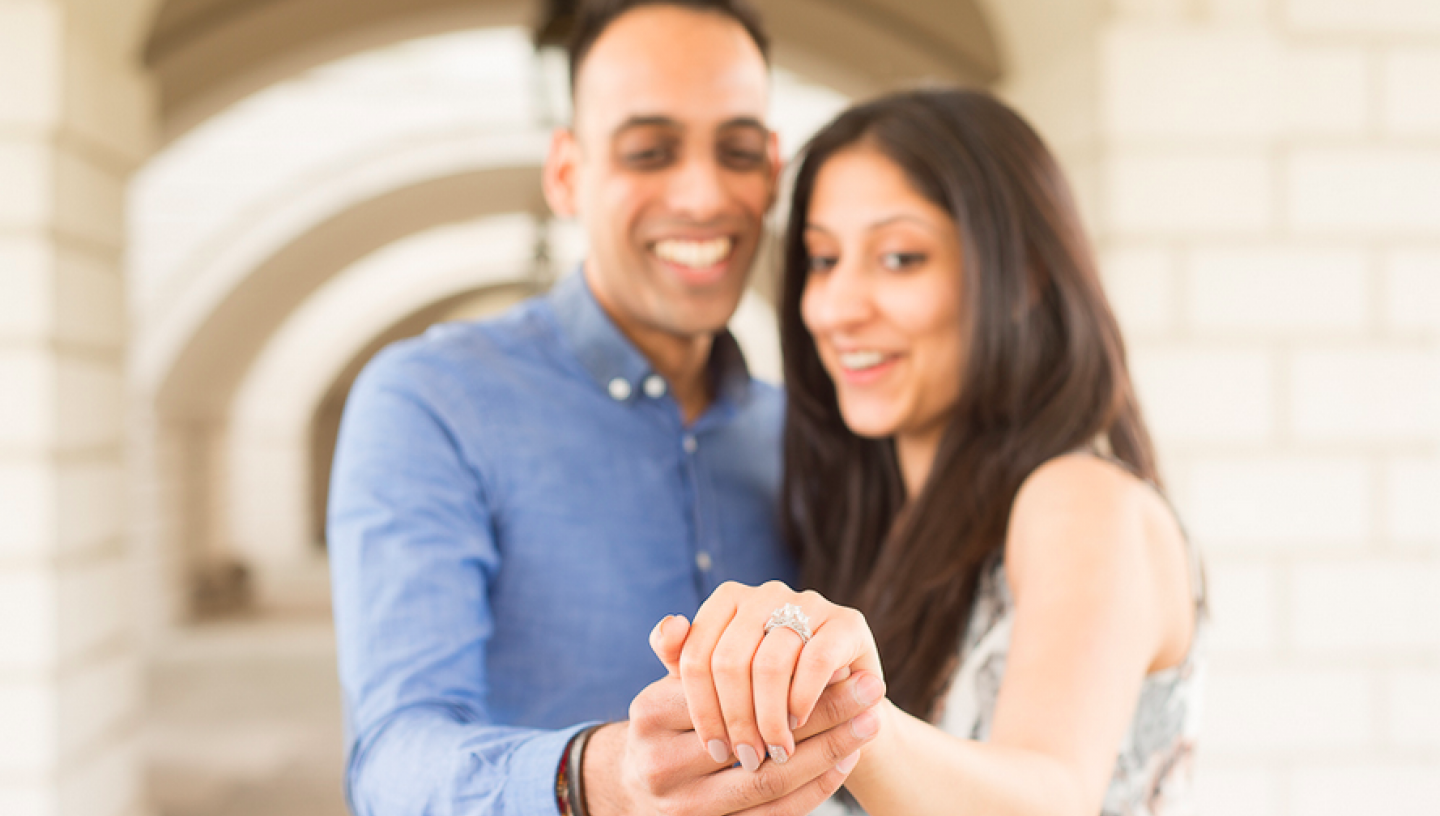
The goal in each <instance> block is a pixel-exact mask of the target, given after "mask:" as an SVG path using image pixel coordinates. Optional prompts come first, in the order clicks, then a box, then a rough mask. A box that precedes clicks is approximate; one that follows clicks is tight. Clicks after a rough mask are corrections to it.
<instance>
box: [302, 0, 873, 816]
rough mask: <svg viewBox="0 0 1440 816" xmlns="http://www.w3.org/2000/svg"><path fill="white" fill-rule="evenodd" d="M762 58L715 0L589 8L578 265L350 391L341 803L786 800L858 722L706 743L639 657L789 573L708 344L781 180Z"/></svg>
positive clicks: (833, 696)
mask: <svg viewBox="0 0 1440 816" xmlns="http://www.w3.org/2000/svg"><path fill="white" fill-rule="evenodd" d="M764 54H765V40H764V37H763V34H761V33H760V29H759V25H758V22H757V21H756V20H755V18H754V17H753V16H752V15H751V14H750V13H749V12H748V11H747V10H746V9H745V8H744V7H743V6H741V5H739V4H738V3H736V2H733V0H731V1H730V2H726V1H725V0H709V1H708V2H702V1H701V0H690V1H688V2H681V1H680V0H658V2H655V1H652V2H643V0H642V1H641V2H636V1H635V0H631V1H630V2H623V0H610V1H609V2H597V3H592V4H590V5H588V6H583V7H582V13H581V18H580V21H579V29H578V31H577V37H576V40H575V44H574V46H573V48H572V87H573V95H574V100H575V109H576V113H575V120H574V125H573V128H572V129H570V130H561V131H559V132H557V133H556V135H555V137H554V140H553V144H552V147H551V151H550V156H549V158H548V160H547V165H546V169H545V192H546V196H547V198H548V200H549V201H550V203H551V206H552V207H553V208H554V209H555V211H556V212H557V213H558V214H560V215H562V216H575V217H578V218H579V219H580V221H581V222H582V224H583V225H584V227H585V229H586V232H587V233H588V236H589V241H590V248H589V251H588V254H587V257H586V259H585V263H584V267H583V270H582V273H581V274H579V275H575V276H572V277H570V278H567V279H566V280H564V281H562V282H561V283H560V284H558V285H557V287H556V289H555V291H554V292H552V293H551V294H550V295H549V296H547V297H545V298H541V299H537V300H534V301H530V302H528V303H527V304H524V305H522V306H521V307H519V308H518V309H516V310H514V311H512V312H510V313H509V314H507V315H505V316H503V317H501V318H499V319H497V320H495V321H490V322H487V323H481V324H474V325H465V326H452V327H446V328H444V329H440V330H436V331H432V332H431V333H430V334H428V335H427V336H426V337H425V338H423V339H420V340H417V341H412V342H408V343H403V344H400V345H398V346H397V347H394V348H392V349H390V350H388V351H387V352H385V353H384V354H382V355H381V356H379V357H378V358H377V359H376V361H375V362H374V363H373V364H372V365H371V366H370V367H369V368H368V369H367V371H366V372H365V374H364V375H363V376H362V377H361V378H360V380H359V381H358V382H357V384H356V386H355V389H354V391H353V393H352V396H351V402H350V405H349V407H348V409H347V414H346V418H345V422H344V425H343V427H342V430H341V436H340V443H339V449H338V453H337V458H336V464H335V476H334V479H333V484H334V488H333V492H332V498H331V516H330V547H331V561H332V569H333V573H334V585H335V614H336V622H337V631H338V636H339V650H340V674H341V680H342V685H343V688H344V692H345V702H346V719H347V727H348V731H349V734H350V739H351V743H350V745H349V754H350V759H349V770H348V790H349V794H350V797H351V804H352V808H353V809H354V810H355V811H356V813H357V814H360V815H361V816H368V814H377V815H378V814H391V813H395V814H400V813H404V814H414V813H422V812H423V813H446V814H449V813H507V814H511V813H514V814H519V813H524V814H543V813H555V812H557V810H559V809H560V808H561V807H562V804H563V802H562V800H568V799H569V798H573V797H569V796H567V794H573V793H575V792H576V791H578V790H581V789H583V791H584V799H585V800H586V802H587V805H588V806H587V807H586V808H585V809H586V810H588V812H589V813H590V814H592V816H609V815H610V814H616V813H654V812H659V811H662V810H663V811H666V812H687V813H696V814H710V813H717V814H718V813H730V812H736V811H740V810H744V809H746V808H748V807H752V806H755V805H758V804H762V803H764V802H766V801H767V800H774V805H775V810H774V812H775V813H778V814H787V813H804V812H807V811H809V810H810V809H811V808H812V807H813V806H814V805H815V804H817V803H818V802H819V801H821V800H822V799H824V798H825V797H826V796H828V795H829V793H830V792H832V791H833V790H834V789H835V787H837V786H838V785H839V784H840V782H841V781H842V780H843V778H844V775H845V773H847V772H848V769H849V768H850V767H853V756H854V755H855V753H856V752H857V751H858V749H859V747H860V746H861V745H862V744H863V743H864V742H865V741H866V740H867V739H868V738H869V737H870V736H873V730H874V723H875V719H874V716H873V714H868V713H866V711H867V709H868V708H869V707H870V705H871V704H873V703H874V702H875V701H876V700H878V697H879V696H880V694H881V693H882V692H881V686H880V684H879V683H878V682H877V681H876V679H875V678H873V677H868V676H865V675H862V676H858V677H856V678H852V679H850V680H847V681H845V682H844V683H842V684H840V685H837V686H836V687H834V688H833V689H832V690H831V691H830V692H829V693H828V697H827V701H826V704H825V705H824V707H823V715H822V716H818V717H817V718H816V720H817V723H816V725H815V726H814V727H811V728H810V731H808V732H802V733H800V734H797V737H802V738H803V737H810V738H809V739H805V740H804V741H803V742H801V743H800V744H799V746H798V747H797V750H796V752H795V755H794V756H793V757H789V758H788V761H787V762H784V763H779V762H762V759H761V757H758V756H756V755H755V752H754V751H753V750H748V749H744V748H742V747H741V746H736V747H735V750H734V752H733V753H732V752H731V751H730V750H729V749H730V746H713V745H712V746H703V745H701V744H700V743H699V740H698V738H697V737H696V736H695V734H694V733H693V732H692V731H691V730H690V723H689V716H688V714H687V713H686V711H685V708H684V698H683V694H682V693H681V691H680V688H679V682H678V681H677V680H675V679H674V678H673V677H670V678H665V679H660V680H658V681H657V678H660V676H661V675H662V674H663V670H662V669H661V667H660V665H659V663H658V661H656V659H655V657H654V656H653V655H652V654H651V652H650V648H649V646H648V645H647V643H646V634H647V632H649V631H650V628H651V627H652V626H654V624H655V622H656V621H658V620H660V619H661V618H662V616H664V615H667V614H670V613H677V612H678V613H685V614H691V613H693V612H694V610H695V609H696V608H697V607H698V605H699V603H700V602H701V601H702V600H703V599H704V598H705V597H707V596H708V595H709V594H710V592H711V591H713V590H714V589H715V587H716V586H718V585H719V584H720V583H721V582H723V581H725V580H737V581H742V582H745V583H757V582H760V581H763V580H766V579H770V578H776V577H781V578H783V577H788V576H789V575H791V574H792V567H791V565H790V564H789V562H788V561H787V559H786V558H785V556H784V554H783V552H782V549H781V547H780V545H779V543H778V541H777V537H776V532H775V529H774V521H775V517H776V511H775V507H774V497H775V490H776V483H777V477H778V470H779V462H778V456H779V438H778V437H779V430H780V422H781V403H780V397H779V395H778V394H777V393H776V392H775V391H774V390H773V389H770V388H768V387H766V386H763V385H761V384H759V383H756V382H753V381H752V380H751V379H750V377H749V375H748V373H747V372H746V370H745V367H744V362H743V360H742V358H741V356H740V354H739V350H738V347H737V346H736V345H735V341H734V339H733V338H731V337H730V335H729V334H728V333H727V332H726V331H725V324H726V322H727V321H728V320H729V318H730V316H731V314H732V313H733V311H734V310H735V307H736V305H737V303H738V301H739V298H740V296H741V294H742V292H743V289H744V286H745V279H746V276H747V274H748V272H749V268H750V266H751V263H752V261H753V259H754V257H755V253H756V248H757V246H758V245H759V242H760V238H761V233H762V217H763V215H764V213H765V211H766V210H767V209H768V207H769V206H770V204H771V202H772V199H773V198H774V194H775V188H776V181H777V177H778V173H779V154H778V148H777V145H776V141H775V138H774V136H773V135H772V134H771V133H770V132H769V131H768V130H767V129H766V127H765V125H764V115H765V110H766V107H767V103H768V99H767V96H768V77H767V67H766V61H765V56H764ZM657 637H658V638H659V639H660V640H659V641H657V643H659V644H661V645H664V644H665V643H666V642H669V643H671V644H673V643H674V640H675V639H676V638H678V637H683V627H681V626H678V625H675V624H672V625H671V626H670V627H668V628H662V629H658V630H657ZM867 677H868V681H867V679H866V678H867ZM627 710H628V713H629V715H630V719H629V721H628V722H622V721H623V720H625V719H626V715H627ZM852 718H853V720H852ZM596 722H609V723H610V724H608V725H604V726H603V727H598V728H595V727H594V723H596ZM812 732H814V735H813V736H812ZM581 733H584V734H585V735H586V737H587V738H588V739H581V740H576V736H577V734H581ZM572 746H584V751H583V753H581V752H579V751H576V750H570V748H571V747H572ZM571 759H574V760H575V761H576V763H577V764H576V766H574V767H572V766H571V765H570V760H571ZM737 759H738V760H739V763H740V767H731V766H732V764H733V763H735V762H736V761H737ZM557 790H558V792H559V795H557Z"/></svg>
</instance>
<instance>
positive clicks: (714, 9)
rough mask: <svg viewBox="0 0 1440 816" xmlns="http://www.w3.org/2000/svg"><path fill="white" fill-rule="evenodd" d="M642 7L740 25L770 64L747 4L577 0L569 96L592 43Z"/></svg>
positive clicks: (765, 40) (738, 0)
mask: <svg viewBox="0 0 1440 816" xmlns="http://www.w3.org/2000/svg"><path fill="white" fill-rule="evenodd" d="M644 6H676V7H679V8H684V9H693V10H695V11H708V12H711V13H714V14H719V15H721V16H723V17H727V18H729V19H731V20H734V21H735V22H736V23H739V24H740V26H741V27H742V28H744V29H745V33H746V34H749V35H750V39H751V40H754V41H755V46H756V47H757V48H759V49H760V56H762V57H764V59H765V62H766V64H769V62H770V37H769V36H768V35H767V34H766V33H765V27H764V25H763V24H762V23H761V21H760V14H759V13H758V12H756V11H755V9H754V7H752V6H751V5H750V4H749V3H748V2H746V0H580V8H579V10H578V11H577V13H576V16H575V29H574V31H573V32H572V33H571V35H570V49H569V50H570V95H571V96H572V97H573V96H574V95H575V89H576V84H575V80H576V78H577V77H579V76H580V65H581V64H582V63H583V62H584V61H585V58H586V57H588V56H589V55H590V49H591V48H593V47H594V46H595V41H596V40H598V39H600V35H601V34H603V33H605V29H607V28H609V27H610V24H611V23H613V22H615V20H616V19H617V18H619V17H620V16H621V15H622V14H624V13H625V12H627V11H631V10H633V9H637V8H642V7H644Z"/></svg>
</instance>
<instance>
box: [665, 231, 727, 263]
mask: <svg viewBox="0 0 1440 816" xmlns="http://www.w3.org/2000/svg"><path fill="white" fill-rule="evenodd" d="M732 243H733V242H732V241H731V240H730V239H729V238H714V239H712V240H709V241H675V240H666V241H659V242H657V243H656V244H655V255H656V257H658V258H660V259H661V260H663V261H669V262H670V263H676V264H680V265H681V266H688V267H691V268H693V269H705V268H708V267H711V266H714V265H715V264H717V263H720V262H721V261H723V260H725V258H727V257H728V256H729V255H730V246H731V244H732Z"/></svg>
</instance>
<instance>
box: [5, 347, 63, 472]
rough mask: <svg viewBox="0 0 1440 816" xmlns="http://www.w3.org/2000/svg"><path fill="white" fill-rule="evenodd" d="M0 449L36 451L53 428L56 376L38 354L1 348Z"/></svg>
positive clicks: (26, 350)
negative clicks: (30, 449) (35, 448)
mask: <svg viewBox="0 0 1440 816" xmlns="http://www.w3.org/2000/svg"><path fill="white" fill-rule="evenodd" d="M0 382H3V383H5V387H4V388H0V448H20V449H24V448H33V447H36V446H37V445H40V444H43V442H44V440H46V439H49V438H50V437H51V435H52V431H53V428H54V417H53V412H54V404H55V391H54V382H55V373H54V366H53V365H51V361H50V360H49V359H48V358H47V357H46V356H45V355H43V354H41V353H40V352H38V351H33V350H29V349H24V350H15V349H10V350H7V349H5V348H4V347H0Z"/></svg>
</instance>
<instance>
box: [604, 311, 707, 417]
mask: <svg viewBox="0 0 1440 816" xmlns="http://www.w3.org/2000/svg"><path fill="white" fill-rule="evenodd" d="M590 291H591V292H592V293H593V294H594V296H595V300H596V301H597V302H598V303H599V304H600V308H601V309H603V310H604V311H605V314H607V315H609V317H610V320H611V321H612V322H614V323H615V326H616V327H617V328H618V329H620V333H621V334H624V335H625V337H626V339H628V340H629V341H630V342H631V343H633V344H634V346H635V348H636V349H637V350H638V351H639V352H640V353H641V354H642V355H644V356H645V359H647V360H649V361H650V365H651V366H652V367H653V368H654V369H655V372H656V373H657V374H659V375H660V376H662V377H664V378H665V381H666V382H667V383H668V384H669V386H670V395H671V396H672V397H673V398H674V400H675V402H676V403H678V404H679V406H680V415H681V417H682V418H683V419H684V421H685V424H686V425H689V424H691V423H692V422H694V421H695V420H697V419H699V418H700V415H701V414H703V413H705V409H707V408H709V407H710V403H711V402H712V401H714V398H715V395H714V393H712V391H713V386H712V383H711V378H710V376H709V363H710V351H711V349H713V348H714V347H715V336H714V335H713V334H700V335H694V336H684V335H677V334H672V333H670V332H667V331H663V330H661V329H657V328H654V327H652V326H646V325H644V324H643V323H640V322H638V321H636V320H634V319H633V318H631V317H629V316H628V315H626V314H624V313H623V311H622V310H620V309H618V308H616V307H615V305H614V304H612V303H611V302H610V298H609V296H608V294H607V293H606V292H604V291H602V290H601V289H600V287H597V286H595V285H594V283H593V282H592V283H591V284H590Z"/></svg>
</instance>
